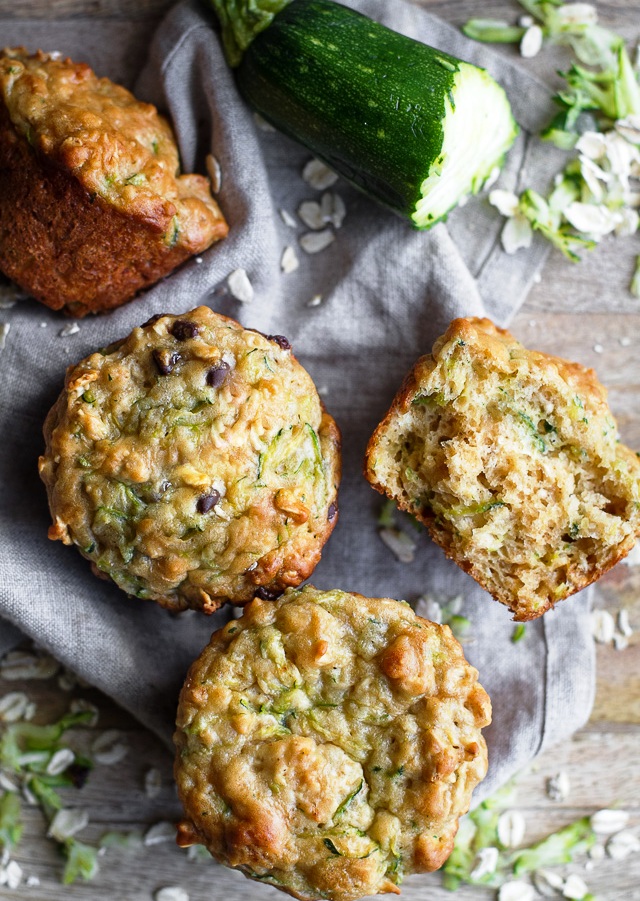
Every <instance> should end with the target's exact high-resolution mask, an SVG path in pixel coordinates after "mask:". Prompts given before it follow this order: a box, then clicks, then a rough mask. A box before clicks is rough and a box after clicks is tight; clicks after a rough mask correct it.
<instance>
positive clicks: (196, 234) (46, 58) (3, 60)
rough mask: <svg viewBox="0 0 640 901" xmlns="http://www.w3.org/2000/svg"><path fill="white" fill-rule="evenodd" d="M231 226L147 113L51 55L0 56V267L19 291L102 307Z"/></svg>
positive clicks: (75, 306)
mask: <svg viewBox="0 0 640 901" xmlns="http://www.w3.org/2000/svg"><path fill="white" fill-rule="evenodd" d="M227 231H228V229H227V224H226V222H225V220H224V218H223V216H222V213H221V212H220V209H219V208H218V205H217V204H216V202H215V200H214V199H213V197H212V196H211V190H210V186H209V182H208V180H207V179H206V178H205V177H204V176H201V175H181V174H180V162H179V159H178V149H177V147H176V142H175V139H174V136H173V133H172V131H171V127H170V126H169V123H168V122H167V121H166V120H165V119H164V118H162V117H161V116H160V115H158V111H157V110H156V108H155V107H154V106H151V105H150V104H148V103H142V102H140V101H139V100H136V98H135V97H134V96H133V95H132V94H131V93H130V92H129V91H127V90H126V89H125V88H123V87H121V86H119V85H116V84H114V83H113V82H112V81H109V79H107V78H98V77H97V76H96V75H95V74H94V73H93V72H92V70H91V69H90V68H89V66H87V65H86V64H84V63H74V62H72V61H71V60H69V59H62V58H60V56H59V55H57V54H47V53H42V52H41V51H38V52H37V53H34V54H28V53H27V51H26V50H25V49H24V48H21V47H18V48H15V49H12V50H5V51H4V52H3V53H2V54H1V55H0V270H1V271H2V272H4V273H5V275H7V276H9V277H10V278H11V279H13V280H14V281H15V282H17V283H18V284H19V285H20V287H21V288H23V289H24V290H25V291H28V292H29V293H30V294H31V295H33V296H34V297H35V298H36V299H37V300H40V301H41V302H42V303H44V304H46V305H47V306H49V307H51V308H52V309H54V310H59V309H64V311H65V313H67V314H69V315H71V316H84V315H86V314H87V313H96V312H99V311H102V310H108V309H111V308H112V307H117V306H119V305H120V304H122V303H124V302H125V301H127V300H130V299H131V298H132V297H133V296H134V295H135V294H136V293H137V292H138V291H139V290H140V289H142V288H146V287H148V286H149V285H152V284H153V283H154V282H156V281H157V280H158V279H159V278H161V277H162V276H164V275H167V274H168V273H169V272H171V271H172V270H173V269H175V267H176V266H178V265H179V264H180V263H182V262H183V261H184V260H186V259H187V258H188V257H190V256H191V255H192V254H195V253H200V252H201V251H203V250H205V249H206V248H207V247H209V246H210V245H211V244H213V242H214V241H217V240H219V239H220V238H223V237H224V236H225V235H226V234H227Z"/></svg>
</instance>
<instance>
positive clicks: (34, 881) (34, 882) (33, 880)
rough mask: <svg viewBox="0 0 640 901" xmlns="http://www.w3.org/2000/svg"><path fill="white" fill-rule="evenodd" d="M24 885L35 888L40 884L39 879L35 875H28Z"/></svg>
mask: <svg viewBox="0 0 640 901" xmlns="http://www.w3.org/2000/svg"><path fill="white" fill-rule="evenodd" d="M25 885H26V886H27V888H37V887H38V886H39V885H40V880H39V879H38V877H37V876H28V877H27V881H26V882H25Z"/></svg>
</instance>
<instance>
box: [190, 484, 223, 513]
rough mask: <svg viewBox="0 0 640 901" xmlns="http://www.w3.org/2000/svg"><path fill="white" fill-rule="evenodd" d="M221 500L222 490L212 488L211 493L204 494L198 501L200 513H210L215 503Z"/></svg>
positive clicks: (197, 506) (197, 507) (197, 508)
mask: <svg viewBox="0 0 640 901" xmlns="http://www.w3.org/2000/svg"><path fill="white" fill-rule="evenodd" d="M219 500H220V492H219V491H216V490H215V488H213V489H212V490H211V493H210V494H202V495H201V496H200V497H199V498H198V501H197V503H196V510H197V511H198V513H208V512H209V510H213V508H214V507H215V505H216V504H217V503H218V501H219Z"/></svg>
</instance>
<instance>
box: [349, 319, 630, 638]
mask: <svg viewBox="0 0 640 901" xmlns="http://www.w3.org/2000/svg"><path fill="white" fill-rule="evenodd" d="M365 474H366V476H367V478H368V479H369V481H370V482H371V484H372V485H373V486H374V487H375V488H377V489H378V490H379V491H380V492H382V493H384V494H386V495H388V496H389V497H391V498H393V499H394V500H395V501H396V502H397V503H398V505H399V506H400V507H401V508H402V509H403V510H407V511H409V512H410V513H413V514H414V515H415V516H416V517H417V518H418V519H420V520H421V522H423V523H424V524H425V525H426V526H427V527H428V529H429V532H430V533H431V537H432V538H433V539H434V541H436V542H437V543H438V544H439V545H440V546H441V547H442V548H444V550H445V552H446V553H447V555H448V556H449V557H451V558H452V559H453V560H454V561H455V562H456V563H457V564H458V565H459V566H461V567H462V569H464V570H465V571H466V572H468V573H470V575H472V576H473V577H474V579H476V580H477V581H478V582H479V583H480V584H481V585H482V586H483V588H486V589H487V591H489V592H490V593H491V594H492V595H493V596H494V597H495V598H496V599H497V600H499V601H501V602H502V603H503V604H506V605H507V606H508V607H510V609H511V610H512V611H513V613H514V614H515V617H514V618H515V619H516V620H529V619H533V618H535V617H537V616H540V615H541V614H542V613H544V612H545V611H546V610H548V609H549V608H550V607H552V606H553V605H554V604H555V603H556V601H559V600H561V599H562V598H566V597H568V596H569V595H570V594H573V593H574V592H575V591H578V590H579V589H580V588H584V587H585V586H586V585H589V584H590V583H591V582H593V581H595V580H596V579H598V578H599V577H600V576H601V575H602V574H603V573H604V572H606V571H607V570H608V569H609V568H610V567H612V566H613V565H614V564H615V563H617V562H618V560H620V559H622V558H623V557H624V556H625V555H626V554H628V553H629V551H630V550H631V548H632V547H633V545H634V543H635V540H636V535H638V534H639V533H640V460H639V459H638V457H637V455H636V454H634V453H633V451H631V450H630V449H629V448H628V447H625V446H624V445H623V444H620V443H619V441H618V432H617V428H616V423H615V421H614V419H613V417H612V415H611V412H610V410H609V407H608V406H607V402H606V391H605V389H604V388H603V387H602V385H601V384H600V382H598V380H597V378H596V375H595V373H594V372H593V370H592V369H586V368H585V367H584V366H580V365H579V364H578V363H569V362H567V361H566V360H561V359H559V358H558V357H550V356H548V355H547V354H543V353H537V352H536V351H529V350H526V349H525V348H524V347H523V346H522V345H521V344H519V343H518V341H516V339H515V338H514V337H513V335H511V334H510V333H509V332H507V331H505V329H501V328H497V327H496V326H495V325H494V324H493V323H492V322H490V321H489V320H488V319H456V320H454V321H453V322H452V323H451V325H450V326H449V329H448V331H447V332H446V334H445V335H444V336H443V337H442V338H439V339H438V341H436V343H435V345H434V347H433V352H432V353H431V354H429V355H428V356H425V357H422V358H421V359H420V360H418V362H417V363H416V365H415V366H414V368H413V369H412V370H411V372H410V373H409V374H408V376H407V377H406V379H405V381H404V384H403V385H402V387H401V388H400V391H399V392H398V394H397V395H396V397H395V399H394V401H393V404H392V406H391V409H390V410H389V412H388V414H387V416H386V417H385V419H384V420H383V421H382V423H381V424H380V425H379V426H378V428H377V429H376V431H375V432H374V434H373V436H372V438H371V440H370V442H369V446H368V448H367V459H366V469H365Z"/></svg>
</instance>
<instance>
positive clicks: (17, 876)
mask: <svg viewBox="0 0 640 901" xmlns="http://www.w3.org/2000/svg"><path fill="white" fill-rule="evenodd" d="M4 874H5V881H6V884H7V888H10V889H16V888H18V886H19V885H20V883H21V882H22V867H21V866H20V864H19V863H18V862H17V861H15V860H10V861H9V863H8V864H7V866H6V867H5V870H4Z"/></svg>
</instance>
